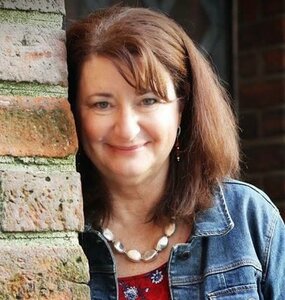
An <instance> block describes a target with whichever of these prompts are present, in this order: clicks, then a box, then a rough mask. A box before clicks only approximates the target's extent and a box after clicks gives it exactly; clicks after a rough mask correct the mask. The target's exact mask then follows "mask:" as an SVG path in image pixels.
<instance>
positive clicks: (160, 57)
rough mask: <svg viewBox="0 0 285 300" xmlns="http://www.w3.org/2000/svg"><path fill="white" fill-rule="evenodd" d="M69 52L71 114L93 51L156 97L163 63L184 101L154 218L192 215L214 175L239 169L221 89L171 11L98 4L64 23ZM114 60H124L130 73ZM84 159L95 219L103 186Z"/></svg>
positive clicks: (205, 201)
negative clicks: (83, 15)
mask: <svg viewBox="0 0 285 300" xmlns="http://www.w3.org/2000/svg"><path fill="white" fill-rule="evenodd" d="M67 53H68V68H69V99H70V102H71V105H72V108H73V110H74V112H75V115H76V93H77V84H78V82H79V77H80V69H81V66H82V64H83V63H84V62H85V61H86V60H87V59H88V58H89V57H90V56H92V55H94V54H96V55H101V56H105V57H108V58H110V59H111V60H113V62H114V63H116V66H117V68H118V70H119V71H120V72H121V74H122V76H124V78H125V79H126V80H128V82H129V83H130V84H132V85H133V86H134V87H135V88H137V89H138V90H144V89H151V90H152V91H154V92H155V93H156V94H157V95H158V96H160V97H161V98H164V97H165V87H164V85H163V83H162V82H161V80H160V74H161V73H160V70H161V69H160V68H161V66H163V67H164V68H166V70H167V71H168V72H169V73H170V74H171V76H172V79H173V82H174V84H175V87H176V91H177V95H178V97H179V98H181V99H182V101H183V112H182V118H181V134H180V136H179V142H180V149H181V154H180V157H181V161H180V162H179V163H177V161H176V160H175V153H174V151H172V152H171V153H170V168H169V174H168V178H167V180H168V181H167V183H166V191H165V195H164V196H163V197H162V199H161V201H160V202H159V203H158V205H157V206H156V207H155V208H154V210H153V212H152V216H151V217H152V218H154V219H156V220H157V219H160V218H161V217H162V216H168V217H176V218H181V219H184V220H186V221H191V220H192V219H193V217H194V216H195V213H196V212H198V211H200V210H203V209H205V208H207V207H209V206H211V204H212V193H213V189H214V188H215V186H216V185H217V183H219V182H221V181H222V180H223V178H225V177H236V176H238V174H239V145H238V135H237V129H236V122H235V117H234V115H233V113H232V110H231V107H230V104H229V100H228V96H227V93H226V92H225V90H224V88H223V87H222V86H221V84H220V83H219V80H218V78H217V76H216V75H215V73H214V72H213V70H212V68H211V66H210V64H209V63H208V62H207V60H206V59H205V58H204V57H203V55H202V54H201V53H200V52H199V51H198V50H197V48H196V47H195V45H194V43H193V41H192V40H191V39H190V38H189V36H188V35H187V34H186V33H185V31H184V30H183V29H182V28H181V27H180V26H179V25H178V24H177V23H176V22H174V21H173V20H172V19H170V18H169V17H167V16H165V15H163V14H161V13H158V12H155V11H152V10H150V9H146V8H130V7H111V8H107V9H103V10H99V11H96V12H94V13H93V14H91V15H89V16H88V17H87V18H85V19H83V20H81V21H78V22H76V23H74V24H73V25H72V26H71V27H70V29H69V30H68V32H67ZM138 57H139V58H140V59H139V60H138V59H137V58H138ZM117 62H119V64H118V63H117ZM120 65H121V66H122V65H123V66H124V69H125V67H127V70H128V72H130V74H131V80H130V77H129V74H128V76H127V75H126V74H125V73H124V71H123V69H122V68H121V67H120ZM142 73H144V75H146V76H143V75H142ZM81 151H82V150H81ZM82 160H84V161H85V163H83V164H81V166H79V171H80V172H81V174H82V185H83V194H84V198H85V201H86V202H85V208H86V211H88V215H89V216H90V213H91V215H92V219H93V220H94V221H95V223H96V222H97V221H98V220H99V219H101V218H104V217H106V216H108V212H109V208H110V207H109V205H110V204H109V203H110V202H109V201H108V199H109V196H108V191H107V190H106V189H105V188H104V183H103V182H102V180H101V178H100V174H99V173H98V171H97V170H96V167H94V166H92V167H90V164H91V163H90V161H89V160H88V158H86V157H85V156H84V154H83V159H81V161H82ZM79 163H80V160H79ZM81 163H82V162H81ZM88 165H89V166H88ZM91 174H92V176H91ZM89 198H91V201H90V202H88V199H89ZM88 203H89V205H88Z"/></svg>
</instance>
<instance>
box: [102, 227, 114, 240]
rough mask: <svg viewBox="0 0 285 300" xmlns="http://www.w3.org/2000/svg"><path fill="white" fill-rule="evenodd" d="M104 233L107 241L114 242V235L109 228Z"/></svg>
mask: <svg viewBox="0 0 285 300" xmlns="http://www.w3.org/2000/svg"><path fill="white" fill-rule="evenodd" d="M102 233H103V236H104V237H105V238H106V240H107V241H109V242H112V241H113V240H114V234H113V232H112V231H111V230H110V229H109V228H105V229H104V230H103V232H102Z"/></svg>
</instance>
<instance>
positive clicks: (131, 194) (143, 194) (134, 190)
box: [107, 174, 166, 225]
mask: <svg viewBox="0 0 285 300" xmlns="http://www.w3.org/2000/svg"><path fill="white" fill-rule="evenodd" d="M165 181H166V174H164V176H156V177H154V178H149V179H147V180H144V181H139V182H136V181H134V180H132V181H126V180H125V181H123V180H120V182H110V181H109V182H107V187H108V189H109V191H110V194H111V197H112V202H111V222H112V221H113V222H119V223H120V224H122V225H130V224H132V225H138V224H145V223H146V222H147V221H149V218H150V217H151V215H150V213H151V212H152V210H153V208H154V207H155V206H156V205H157V203H158V202H159V201H160V199H161V197H162V196H163V193H164V190H165Z"/></svg>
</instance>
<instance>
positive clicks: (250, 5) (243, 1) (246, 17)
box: [238, 0, 260, 24]
mask: <svg viewBox="0 0 285 300" xmlns="http://www.w3.org/2000/svg"><path fill="white" fill-rule="evenodd" d="M259 6H260V5H259V1H258V0H251V1H247V0H239V1H238V14H239V23H241V24H243V23H250V22H254V21H256V20H257V18H258V14H259Z"/></svg>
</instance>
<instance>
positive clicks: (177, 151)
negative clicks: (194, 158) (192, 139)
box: [175, 126, 181, 162]
mask: <svg viewBox="0 0 285 300" xmlns="http://www.w3.org/2000/svg"><path fill="white" fill-rule="evenodd" d="M180 133H181V127H180V126H179V127H178V128H177V135H176V142H175V149H176V161H177V162H180V146H179V139H178V138H179V136H180Z"/></svg>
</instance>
